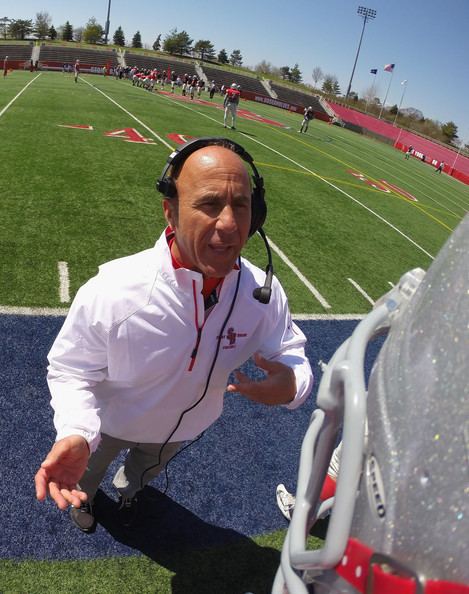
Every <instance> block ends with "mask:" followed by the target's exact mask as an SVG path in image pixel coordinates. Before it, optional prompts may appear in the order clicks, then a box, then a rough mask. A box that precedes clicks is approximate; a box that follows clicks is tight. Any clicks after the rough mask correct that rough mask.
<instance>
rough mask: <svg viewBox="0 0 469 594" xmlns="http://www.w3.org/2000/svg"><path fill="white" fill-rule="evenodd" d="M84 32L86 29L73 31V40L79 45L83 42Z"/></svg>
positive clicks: (80, 28) (76, 28) (81, 28)
mask: <svg viewBox="0 0 469 594" xmlns="http://www.w3.org/2000/svg"><path fill="white" fill-rule="evenodd" d="M84 30H85V28H84V27H75V29H73V40H74V41H76V42H77V43H81V42H82V41H83V32H84Z"/></svg>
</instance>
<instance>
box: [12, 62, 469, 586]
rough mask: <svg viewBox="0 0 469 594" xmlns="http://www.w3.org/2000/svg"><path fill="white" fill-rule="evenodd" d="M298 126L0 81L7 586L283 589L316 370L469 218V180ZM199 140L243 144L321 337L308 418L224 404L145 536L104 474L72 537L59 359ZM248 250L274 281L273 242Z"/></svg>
mask: <svg viewBox="0 0 469 594" xmlns="http://www.w3.org/2000/svg"><path fill="white" fill-rule="evenodd" d="M300 122H301V117H300V116H299V115H298V114H294V113H289V112H287V111H283V110H279V109H276V108H273V107H271V106H266V105H262V104H257V103H254V102H248V101H241V105H240V110H239V114H238V121H237V126H236V130H231V129H224V127H223V109H222V98H221V97H220V96H216V97H215V98H214V99H213V101H211V100H210V99H209V98H208V94H207V93H203V94H202V97H201V99H200V100H197V99H195V100H193V101H191V100H190V98H183V97H181V95H180V93H179V92H178V91H177V92H176V93H175V94H171V93H170V89H169V87H167V88H166V90H165V91H161V90H158V91H157V92H154V93H150V92H148V91H146V90H144V89H142V88H138V87H134V86H132V84H131V82H129V81H127V80H115V79H114V78H111V77H107V78H105V77H101V76H92V75H88V76H86V75H84V76H81V77H80V79H79V81H78V83H77V84H75V82H74V79H73V76H72V75H70V74H64V73H48V72H45V73H29V72H20V71H15V72H13V73H12V74H10V75H9V76H7V77H6V78H4V79H3V80H1V81H0V140H1V142H0V151H1V158H0V189H1V192H0V196H1V198H0V200H1V205H2V216H1V219H0V221H1V222H0V228H1V234H0V253H1V267H0V336H1V338H2V344H3V349H2V350H1V351H0V373H1V378H2V382H1V387H0V405H1V406H0V410H1V413H0V414H1V417H0V418H1V420H2V432H1V437H0V443H1V445H2V451H3V454H4V455H3V461H2V465H1V474H2V481H1V483H2V494H1V496H2V522H3V529H2V534H1V537H0V592H2V593H7V592H8V593H9V592H28V593H34V594H36V593H40V592H41V593H42V592H44V593H63V592H70V593H71V592H77V591H80V592H82V593H84V594H85V593H88V592H90V593H91V592H96V593H99V594H103V593H109V594H113V593H116V592H120V593H127V592H128V593H135V592H142V593H146V592H149V593H150V592H152V593H157V594H166V593H170V592H172V593H176V594H189V593H191V594H203V593H204V594H205V593H206V594H223V593H226V594H243V593H244V592H247V591H251V592H253V593H254V594H262V593H267V592H269V591H270V587H271V584H272V580H273V577H274V574H275V570H276V567H277V565H278V563H279V550H280V547H281V545H282V542H283V538H284V535H285V527H286V522H285V521H284V519H283V517H282V516H281V515H280V513H279V512H278V510H277V509H276V504H275V486H276V484H277V483H279V482H284V483H285V484H286V485H287V486H288V487H289V488H291V489H292V490H293V489H294V487H295V481H296V473H297V465H298V453H299V449H300V446H301V440H302V436H303V435H304V432H305V430H306V428H307V426H308V422H309V417H310V414H311V412H312V410H313V409H314V401H315V393H316V391H317V386H318V381H319V379H320V368H319V367H318V363H319V362H320V361H327V360H328V359H329V358H330V357H331V355H332V354H333V352H334V351H335V349H336V348H337V346H338V345H339V344H340V343H341V342H342V341H343V340H344V339H345V338H347V337H348V336H349V335H350V333H351V332H352V330H353V328H354V327H355V324H356V322H357V319H358V318H359V317H361V316H363V315H364V314H366V313H367V312H368V311H369V310H370V309H371V307H372V304H373V303H374V301H375V300H376V299H378V298H379V297H380V296H381V295H382V294H383V293H385V292H386V291H388V290H389V289H390V284H393V283H395V282H396V281H397V280H398V279H399V278H400V277H401V275H402V274H403V273H404V272H406V271H407V270H409V269H411V268H415V267H421V268H424V269H427V268H428V267H429V265H430V264H431V262H432V260H433V258H434V257H435V256H436V254H437V253H438V251H439V249H440V248H441V246H442V245H443V243H444V242H445V241H446V239H447V238H448V237H449V235H450V234H451V232H452V230H453V229H454V228H455V227H456V226H457V224H458V223H459V221H460V220H461V219H462V218H463V216H464V214H465V213H466V212H467V210H468V207H469V187H468V186H464V185H462V184H461V183H460V182H458V181H456V180H454V179H453V178H450V177H448V176H447V175H444V174H443V175H438V174H435V171H434V168H433V167H430V166H428V165H425V164H424V163H422V162H420V161H419V160H416V159H410V160H405V158H404V155H403V154H402V153H400V152H398V151H396V150H395V149H394V148H393V147H392V146H389V145H387V144H383V143H380V142H377V141H376V140H372V139H370V138H367V137H364V136H360V135H357V134H354V133H352V132H350V131H347V130H345V129H343V128H340V127H337V126H330V125H328V124H326V123H324V122H322V121H318V120H313V121H312V123H311V124H310V127H309V130H308V133H307V134H299V133H298V129H299V125H300ZM202 136H226V137H228V138H231V139H233V140H235V141H236V142H238V143H239V144H241V145H242V146H243V147H244V148H245V149H246V150H247V151H248V152H249V153H250V154H251V155H252V156H253V158H254V161H255V163H256V166H257V168H258V169H259V171H260V173H261V175H262V176H263V177H264V181H265V187H266V201H267V204H268V217H267V221H266V224H265V226H264V229H265V232H266V234H267V236H268V238H269V240H270V243H271V246H272V249H273V257H274V268H275V273H276V275H277V276H278V277H279V278H280V280H281V282H282V284H283V286H284V288H285V290H286V293H287V295H288V297H289V302H290V308H291V311H292V313H293V315H294V317H295V319H296V320H298V324H299V325H300V326H301V328H302V330H303V331H304V332H305V334H306V335H307V337H308V341H309V342H308V347H307V354H308V357H309V358H310V360H311V364H312V367H313V370H314V373H315V375H316V385H315V389H314V394H313V395H312V397H311V398H310V399H309V401H308V402H307V403H306V404H305V405H304V406H303V407H301V408H300V409H298V410H297V411H294V412H290V411H286V410H284V409H280V408H269V407H263V406H261V405H256V404H255V403H252V402H249V401H247V400H246V399H243V398H240V397H238V396H234V395H231V396H226V398H225V409H224V413H223V415H222V417H221V418H220V420H219V421H218V422H217V423H215V425H214V426H213V427H211V428H210V429H209V430H208V431H207V432H206V434H205V435H204V437H203V439H201V440H200V441H198V442H197V443H195V444H194V445H193V446H192V447H191V448H189V449H187V450H186V451H185V452H183V454H182V455H181V456H180V457H179V458H177V459H176V460H175V461H174V463H173V464H171V470H170V473H169V485H168V488H167V492H166V491H165V488H166V486H167V485H166V481H165V478H164V477H159V478H158V479H157V480H156V481H155V483H154V484H153V483H152V485H151V486H149V487H147V488H146V489H145V498H144V510H143V511H144V512H145V513H144V514H143V518H144V519H143V520H142V522H141V524H140V525H139V527H138V530H137V531H136V532H134V533H130V534H129V533H125V532H122V530H121V529H120V528H119V526H116V524H115V522H114V520H113V513H114V512H115V506H116V503H115V501H114V499H113V495H112V493H111V489H110V483H109V480H107V482H106V483H105V485H104V488H103V492H102V493H101V495H100V497H101V501H100V504H101V505H100V506H101V508H102V515H101V516H100V526H99V527H98V530H97V532H96V533H95V534H94V535H92V536H87V535H83V534H81V533H78V534H77V532H78V531H77V530H76V529H74V528H73V527H72V526H71V525H70V522H69V521H68V518H67V517H66V514H64V513H62V512H59V511H58V510H56V509H54V507H53V506H52V505H51V504H50V503H45V504H44V503H43V504H39V503H37V502H36V501H35V499H34V491H33V483H32V480H33V476H34V473H35V471H36V469H37V467H38V465H39V464H40V462H41V460H42V458H43V456H44V455H45V453H46V452H47V450H48V448H49V446H50V443H51V441H52V440H53V438H54V433H53V426H52V413H51V410H50V407H49V404H48V401H49V396H48V391H47V385H46V382H45V373H46V371H45V369H46V365H47V360H46V355H47V352H48V349H49V348H50V345H51V344H52V341H53V339H54V337H55V335H56V334H57V332H58V330H59V328H60V325H61V324H62V322H63V316H64V315H65V313H66V311H67V308H68V307H69V304H70V301H71V300H72V299H73V297H74V295H75V293H76V291H77V290H78V288H79V287H80V285H82V284H83V283H84V282H85V281H86V280H87V279H88V278H90V277H91V276H93V275H94V274H96V271H97V267H98V266H99V265H100V264H101V263H103V262H106V261H108V260H111V259H113V258H118V257H121V256H125V255H128V254H131V253H133V252H136V251H139V250H143V249H146V248H148V247H150V246H152V245H153V244H154V242H155V241H156V238H157V237H158V236H159V234H160V233H161V231H162V230H163V228H164V226H165V223H164V218H163V214H162V208H161V196H160V195H159V194H158V193H157V192H156V189H155V182H156V180H157V178H158V177H159V175H160V173H161V170H162V168H163V166H164V164H165V162H166V160H167V157H168V155H169V154H170V152H171V151H172V149H173V148H174V147H176V146H177V145H178V144H179V143H181V142H182V141H183V140H184V139H189V138H192V137H202ZM244 254H245V255H246V256H247V257H248V258H249V259H251V260H252V261H253V262H254V263H255V264H257V265H259V266H260V267H262V268H265V265H266V255H265V249H264V246H263V243H262V240H261V239H260V238H259V237H257V236H255V237H253V238H251V239H250V240H249V242H248V244H247V246H246V248H245V250H244ZM378 349H379V344H377V345H372V348H371V351H370V352H369V354H368V360H367V371H369V368H370V365H371V361H372V359H373V356H375V355H376V352H377V350H378ZM247 371H248V372H253V369H252V367H251V366H250V365H249V364H248V365H247ZM116 464H117V462H116ZM115 466H116V465H114V466H113V468H115ZM319 542H320V541H318V540H316V539H313V538H312V540H311V546H312V547H315V546H318V544H319Z"/></svg>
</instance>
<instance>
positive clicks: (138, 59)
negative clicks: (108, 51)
mask: <svg viewBox="0 0 469 594" xmlns="http://www.w3.org/2000/svg"><path fill="white" fill-rule="evenodd" d="M125 63H126V64H127V66H128V67H131V68H132V67H133V66H137V68H145V69H146V68H152V69H153V68H157V69H158V70H164V71H167V70H168V68H170V69H171V70H174V72H175V73H176V74H177V75H178V76H184V74H188V75H189V76H197V70H196V69H195V64H191V63H190V62H183V61H182V60H175V59H173V58H166V57H165V58H161V57H156V56H146V55H145V54H132V53H130V52H127V51H126V52H125Z"/></svg>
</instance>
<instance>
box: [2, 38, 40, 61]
mask: <svg viewBox="0 0 469 594" xmlns="http://www.w3.org/2000/svg"><path fill="white" fill-rule="evenodd" d="M32 50H33V48H32V46H31V44H30V43H29V42H26V43H24V44H19V43H14V44H13V43H11V44H4V43H2V44H1V45H0V60H1V62H2V65H3V60H4V59H5V57H6V56H8V61H9V63H10V64H12V63H13V62H19V63H20V62H27V63H28V64H29V61H30V60H31V54H32Z"/></svg>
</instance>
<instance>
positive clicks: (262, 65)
mask: <svg viewBox="0 0 469 594" xmlns="http://www.w3.org/2000/svg"><path fill="white" fill-rule="evenodd" d="M274 68H275V67H274V66H273V65H272V64H271V63H270V62H267V61H266V60H261V61H260V62H259V64H256V65H255V66H254V71H255V72H257V73H258V74H262V75H265V74H272V73H273V71H274Z"/></svg>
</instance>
